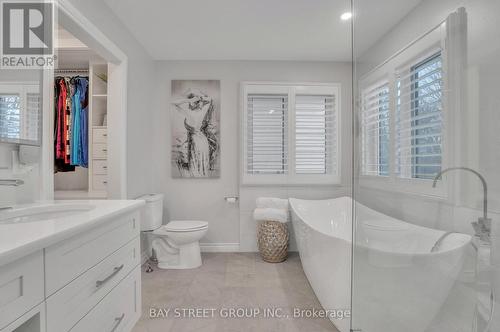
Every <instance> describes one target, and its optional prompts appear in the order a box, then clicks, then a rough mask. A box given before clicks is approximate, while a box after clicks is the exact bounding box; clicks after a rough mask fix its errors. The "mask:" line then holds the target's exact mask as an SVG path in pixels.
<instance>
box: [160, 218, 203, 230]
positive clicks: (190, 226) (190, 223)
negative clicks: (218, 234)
mask: <svg viewBox="0 0 500 332" xmlns="http://www.w3.org/2000/svg"><path fill="white" fill-rule="evenodd" d="M207 227H208V222H206V221H201V220H172V221H171V222H169V223H168V224H166V225H165V226H164V229H165V230H167V231H172V232H181V231H193V230H197V229H202V228H207Z"/></svg>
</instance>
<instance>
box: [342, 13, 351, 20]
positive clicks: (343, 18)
mask: <svg viewBox="0 0 500 332" xmlns="http://www.w3.org/2000/svg"><path fill="white" fill-rule="evenodd" d="M351 17H352V13H351V12H346V13H344V14H342V15H340V19H341V20H342V21H347V20H350V19H351Z"/></svg>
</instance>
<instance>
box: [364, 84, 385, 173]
mask: <svg viewBox="0 0 500 332" xmlns="http://www.w3.org/2000/svg"><path fill="white" fill-rule="evenodd" d="M389 120H390V110H389V83H387V82H384V83H379V84H375V85H372V86H371V87H369V88H367V89H365V90H364V91H363V93H362V107H361V156H362V159H361V160H362V167H361V170H362V173H363V175H371V176H389V160H390V150H389V149H390V122H389Z"/></svg>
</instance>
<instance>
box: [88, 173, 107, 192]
mask: <svg viewBox="0 0 500 332" xmlns="http://www.w3.org/2000/svg"><path fill="white" fill-rule="evenodd" d="M107 187H108V177H107V176H106V175H94V176H92V189H94V190H95V191H105V190H106V188H107Z"/></svg>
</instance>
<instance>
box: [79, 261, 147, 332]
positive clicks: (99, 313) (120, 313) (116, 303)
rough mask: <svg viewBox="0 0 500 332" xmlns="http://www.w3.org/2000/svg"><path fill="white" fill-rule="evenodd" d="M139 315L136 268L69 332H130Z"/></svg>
mask: <svg viewBox="0 0 500 332" xmlns="http://www.w3.org/2000/svg"><path fill="white" fill-rule="evenodd" d="M140 315H141V269H140V267H139V266H138V267H136V268H135V269H134V270H133V271H132V272H131V273H130V274H129V275H128V276H127V277H126V278H125V279H124V280H123V281H122V282H121V283H120V284H118V286H116V287H115V288H114V289H113V290H112V291H111V293H109V294H108V295H107V296H106V297H105V298H104V299H103V300H102V301H101V302H100V303H99V304H98V305H97V306H96V307H95V308H94V309H92V311H91V312H89V313H88V314H87V316H85V317H84V318H82V320H80V321H79V322H78V324H76V325H75V326H74V327H73V328H72V329H71V330H70V331H71V332H89V331H92V332H110V331H113V332H120V331H127V332H128V331H130V330H132V327H133V326H134V325H135V323H136V322H137V321H138V320H139V318H140Z"/></svg>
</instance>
